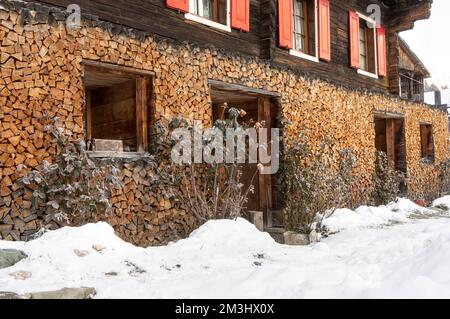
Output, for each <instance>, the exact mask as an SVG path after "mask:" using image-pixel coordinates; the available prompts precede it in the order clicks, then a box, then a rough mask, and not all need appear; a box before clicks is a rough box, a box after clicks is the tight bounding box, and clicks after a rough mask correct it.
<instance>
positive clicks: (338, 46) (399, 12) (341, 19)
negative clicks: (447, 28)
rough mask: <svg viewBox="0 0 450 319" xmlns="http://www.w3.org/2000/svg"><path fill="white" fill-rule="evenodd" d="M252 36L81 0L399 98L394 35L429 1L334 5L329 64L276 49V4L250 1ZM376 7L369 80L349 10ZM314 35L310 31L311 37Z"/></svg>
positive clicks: (95, 9) (91, 7) (143, 23)
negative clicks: (360, 68) (352, 45)
mask: <svg viewBox="0 0 450 319" xmlns="http://www.w3.org/2000/svg"><path fill="white" fill-rule="evenodd" d="M33 2H41V3H46V4H50V5H54V6H59V7H67V6H68V5H69V4H71V3H72V1H71V0H45V1H38V0H33ZM250 3H251V8H250V13H251V14H250V18H251V19H250V20H251V21H250V32H249V33H245V32H240V31H237V30H232V31H231V32H225V31H222V30H218V29H215V28H211V27H208V26H205V25H203V24H200V23H197V22H192V21H188V20H186V19H185V18H184V14H181V13H178V12H176V11H175V10H172V9H169V8H167V7H166V6H165V1H164V0H148V1H142V0H128V1H126V0H117V1H107V0H97V1H92V0H79V1H78V4H79V5H80V6H81V9H82V13H84V14H92V15H96V16H98V17H99V18H100V19H102V20H106V21H111V22H113V23H117V24H121V25H125V26H128V27H132V28H134V29H137V30H141V31H145V32H148V33H149V34H155V35H159V36H163V37H166V38H171V39H175V40H178V41H190V42H194V43H197V44H200V45H213V46H215V47H217V48H220V49H225V50H227V51H229V52H235V53H240V54H248V55H252V56H259V57H261V58H264V59H270V60H271V61H272V62H273V63H274V64H275V65H280V66H289V67H292V68H293V69H296V70H299V71H302V72H304V73H307V74H311V75H313V76H315V77H320V78H324V79H328V80H331V81H335V82H339V83H342V84H344V85H347V86H351V87H357V88H366V89H374V88H375V89H378V90H384V91H389V92H390V93H393V94H398V93H399V90H398V65H397V64H398V63H397V59H398V49H397V47H398V43H397V42H396V40H395V37H396V36H397V32H398V31H401V30H405V29H408V28H411V27H412V26H413V22H414V21H415V20H419V19H424V18H427V17H428V16H429V14H430V1H429V0H426V1H418V0H410V1H401V0H398V1H390V2H389V3H390V5H389V6H386V1H381V0H348V1H332V3H331V7H330V9H331V12H330V19H331V21H330V26H331V49H332V52H331V61H330V62H323V61H321V62H320V63H315V62H311V61H308V60H305V59H302V58H298V57H295V56H292V55H290V54H289V51H288V50H285V49H281V48H279V47H278V45H277V44H278V12H277V0H251V1H250ZM371 4H377V5H379V6H380V8H381V10H382V12H381V13H382V21H381V23H382V25H384V26H386V27H387V33H388V35H387V39H388V43H387V44H388V47H387V52H388V55H389V58H388V76H386V77H380V78H379V79H373V78H370V77H367V76H364V75H360V74H357V72H356V70H354V69H352V68H351V67H350V60H349V31H348V12H349V11H350V10H353V11H358V12H361V13H363V14H367V8H368V6H369V5H371ZM312 35H313V32H311V37H312Z"/></svg>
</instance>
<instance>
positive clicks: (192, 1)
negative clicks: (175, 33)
mask: <svg viewBox="0 0 450 319" xmlns="http://www.w3.org/2000/svg"><path fill="white" fill-rule="evenodd" d="M230 1H231V0H227V24H226V25H225V24H222V23H218V22H215V21H212V20H209V19H208V18H204V17H202V16H199V15H197V14H196V12H199V11H198V10H196V8H197V5H198V4H201V2H200V3H199V0H189V13H185V14H184V17H185V19H186V20H191V21H195V22H198V23H201V24H204V25H207V26H208V27H211V28H215V29H219V30H221V31H225V32H231V4H230ZM201 11H202V10H200V12H201Z"/></svg>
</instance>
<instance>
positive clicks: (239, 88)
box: [208, 79, 281, 97]
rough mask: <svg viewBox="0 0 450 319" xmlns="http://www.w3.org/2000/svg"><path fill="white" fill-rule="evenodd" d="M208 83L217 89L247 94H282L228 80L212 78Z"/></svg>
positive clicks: (273, 95) (277, 95)
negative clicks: (232, 82) (228, 81)
mask: <svg viewBox="0 0 450 319" xmlns="http://www.w3.org/2000/svg"><path fill="white" fill-rule="evenodd" d="M208 83H209V84H210V85H211V87H213V88H215V89H219V90H223V91H235V92H242V93H246V94H253V95H257V96H268V97H280V96H281V94H280V93H278V92H272V91H268V90H263V89H255V88H252V87H249V86H244V85H240V84H231V83H226V82H222V81H217V80H211V79H210V80H208Z"/></svg>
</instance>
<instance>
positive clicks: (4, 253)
mask: <svg viewBox="0 0 450 319" xmlns="http://www.w3.org/2000/svg"><path fill="white" fill-rule="evenodd" d="M27 257H28V256H27V255H26V254H25V253H24V252H23V251H20V250H14V249H0V269H3V268H8V267H12V266H14V265H15V264H17V263H18V262H19V261H21V260H23V259H25V258H27Z"/></svg>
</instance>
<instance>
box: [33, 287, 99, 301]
mask: <svg viewBox="0 0 450 319" xmlns="http://www.w3.org/2000/svg"><path fill="white" fill-rule="evenodd" d="M96 294H97V291H96V290H95V289H94V288H64V289H61V290H56V291H46V292H35V293H30V294H26V295H25V297H26V299H38V300H39V299H40V300H52V299H56V300H61V299H62V300H82V299H92V298H93V297H94V296H95V295H96Z"/></svg>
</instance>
